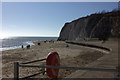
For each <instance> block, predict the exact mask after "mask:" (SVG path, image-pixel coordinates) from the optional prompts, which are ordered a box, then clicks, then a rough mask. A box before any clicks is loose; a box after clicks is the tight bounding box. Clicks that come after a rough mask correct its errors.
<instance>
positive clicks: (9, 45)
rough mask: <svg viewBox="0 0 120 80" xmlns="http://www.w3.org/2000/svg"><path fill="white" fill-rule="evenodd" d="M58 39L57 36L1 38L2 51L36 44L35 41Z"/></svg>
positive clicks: (0, 48)
mask: <svg viewBox="0 0 120 80" xmlns="http://www.w3.org/2000/svg"><path fill="white" fill-rule="evenodd" d="M44 40H57V37H9V38H4V39H0V51H1V50H9V49H16V48H21V46H22V45H23V46H24V47H26V46H27V45H30V46H32V45H34V43H33V41H44Z"/></svg>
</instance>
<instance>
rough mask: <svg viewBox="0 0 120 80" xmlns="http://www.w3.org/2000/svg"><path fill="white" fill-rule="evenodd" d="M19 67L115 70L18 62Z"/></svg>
mask: <svg viewBox="0 0 120 80" xmlns="http://www.w3.org/2000/svg"><path fill="white" fill-rule="evenodd" d="M19 66H20V67H38V68H57V69H58V68H59V69H79V70H92V71H108V72H115V71H116V69H112V68H90V67H70V66H44V65H23V64H19Z"/></svg>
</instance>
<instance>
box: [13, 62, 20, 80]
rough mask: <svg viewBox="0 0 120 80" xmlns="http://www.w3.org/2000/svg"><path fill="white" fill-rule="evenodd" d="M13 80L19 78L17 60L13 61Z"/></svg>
mask: <svg viewBox="0 0 120 80" xmlns="http://www.w3.org/2000/svg"><path fill="white" fill-rule="evenodd" d="M14 80H19V62H14Z"/></svg>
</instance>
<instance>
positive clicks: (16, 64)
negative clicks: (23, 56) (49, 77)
mask: <svg viewBox="0 0 120 80" xmlns="http://www.w3.org/2000/svg"><path fill="white" fill-rule="evenodd" d="M44 60H46V58H43V59H39V60H33V61H29V62H24V63H19V62H14V80H19V67H23V66H24V65H25V64H30V63H35V62H39V61H44ZM28 66H29V65H28ZM44 73H45V70H44V68H42V69H41V72H39V73H35V74H32V75H29V76H26V77H23V78H21V79H27V78H29V77H33V76H36V75H38V74H43V75H44Z"/></svg>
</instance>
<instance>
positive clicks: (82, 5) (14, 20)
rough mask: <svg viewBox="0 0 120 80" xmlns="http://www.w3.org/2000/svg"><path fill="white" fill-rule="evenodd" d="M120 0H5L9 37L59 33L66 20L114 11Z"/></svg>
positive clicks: (4, 31)
mask: <svg viewBox="0 0 120 80" xmlns="http://www.w3.org/2000/svg"><path fill="white" fill-rule="evenodd" d="M117 4H118V2H3V3H2V14H3V16H2V22H3V24H2V35H1V38H5V37H16V36H17V37H21V36H27V37H29V36H32V37H36V36H37V37H59V34H60V31H61V29H62V27H63V26H64V24H65V23H66V22H71V21H73V20H76V19H78V18H81V17H86V16H87V15H91V14H94V13H98V12H102V11H103V10H105V11H108V12H110V11H112V10H113V9H116V8H117V7H118V5H117Z"/></svg>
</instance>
